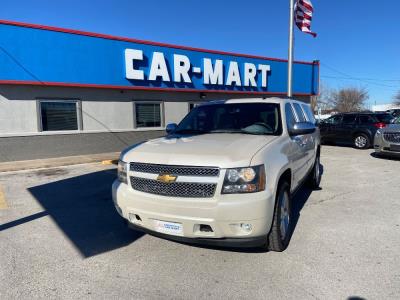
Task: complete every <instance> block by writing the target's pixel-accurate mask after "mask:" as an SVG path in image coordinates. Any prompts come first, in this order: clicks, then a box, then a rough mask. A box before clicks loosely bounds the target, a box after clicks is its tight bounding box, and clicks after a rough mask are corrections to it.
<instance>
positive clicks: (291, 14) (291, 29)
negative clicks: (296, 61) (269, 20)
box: [287, 0, 294, 98]
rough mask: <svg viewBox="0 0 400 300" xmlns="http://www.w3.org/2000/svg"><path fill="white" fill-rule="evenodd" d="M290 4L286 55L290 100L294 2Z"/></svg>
mask: <svg viewBox="0 0 400 300" xmlns="http://www.w3.org/2000/svg"><path fill="white" fill-rule="evenodd" d="M289 2H290V5H289V6H290V13H289V54H288V78H287V96H288V98H292V96H293V80H292V77H293V76H292V75H293V25H294V24H293V23H294V0H289Z"/></svg>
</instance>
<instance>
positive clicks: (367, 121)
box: [359, 115, 376, 124]
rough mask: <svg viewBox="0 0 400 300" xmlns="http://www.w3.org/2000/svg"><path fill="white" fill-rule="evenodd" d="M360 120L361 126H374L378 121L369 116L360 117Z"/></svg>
mask: <svg viewBox="0 0 400 300" xmlns="http://www.w3.org/2000/svg"><path fill="white" fill-rule="evenodd" d="M359 120H360V124H372V123H375V122H376V119H375V118H374V117H372V116H369V115H360V116H359Z"/></svg>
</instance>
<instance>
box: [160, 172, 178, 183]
mask: <svg viewBox="0 0 400 300" xmlns="http://www.w3.org/2000/svg"><path fill="white" fill-rule="evenodd" d="M177 177H178V176H173V175H170V174H160V175H158V177H157V180H158V181H161V182H164V183H172V182H175V181H176V178H177Z"/></svg>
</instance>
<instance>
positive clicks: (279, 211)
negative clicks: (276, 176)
mask: <svg viewBox="0 0 400 300" xmlns="http://www.w3.org/2000/svg"><path fill="white" fill-rule="evenodd" d="M275 202H276V203H275V212H274V220H273V222H272V227H271V231H270V233H269V235H268V240H267V242H268V244H267V249H268V250H270V251H277V252H282V251H284V250H285V249H286V248H287V246H288V244H289V240H290V236H291V233H292V205H291V198H290V187H289V184H288V183H287V182H282V183H281V184H280V185H279V188H278V192H277V194H276V199H275Z"/></svg>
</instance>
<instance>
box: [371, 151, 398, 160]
mask: <svg viewBox="0 0 400 300" xmlns="http://www.w3.org/2000/svg"><path fill="white" fill-rule="evenodd" d="M370 155H371V156H372V157H373V158H378V159H383V160H394V161H400V154H398V156H390V155H387V154H377V153H376V152H372V153H371V154H370Z"/></svg>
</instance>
